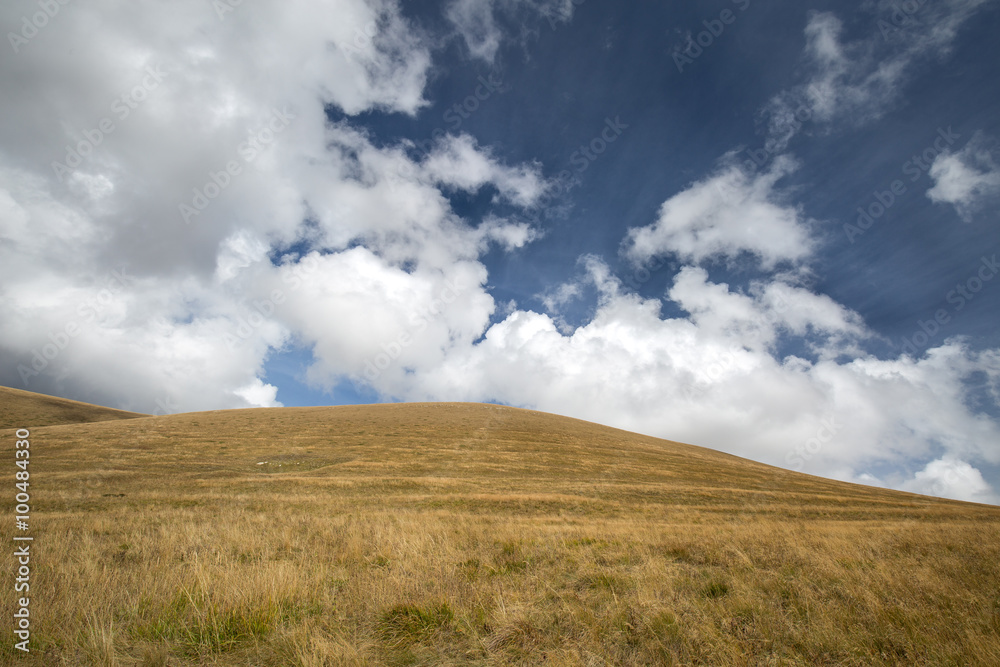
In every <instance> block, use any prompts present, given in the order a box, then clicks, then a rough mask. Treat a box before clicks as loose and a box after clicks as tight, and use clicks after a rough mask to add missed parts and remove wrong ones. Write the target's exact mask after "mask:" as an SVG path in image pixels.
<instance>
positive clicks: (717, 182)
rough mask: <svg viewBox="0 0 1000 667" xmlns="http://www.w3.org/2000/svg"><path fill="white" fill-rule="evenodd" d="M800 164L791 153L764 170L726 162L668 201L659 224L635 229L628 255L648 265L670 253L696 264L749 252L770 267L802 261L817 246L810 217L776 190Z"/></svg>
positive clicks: (626, 246) (661, 213) (632, 233)
mask: <svg viewBox="0 0 1000 667" xmlns="http://www.w3.org/2000/svg"><path fill="white" fill-rule="evenodd" d="M794 168H795V163H794V162H793V161H792V160H791V159H790V158H788V157H786V156H780V157H779V158H778V159H776V160H775V161H774V162H773V163H772V164H771V166H770V168H769V169H768V170H767V171H764V172H761V173H752V172H749V171H748V170H746V169H745V168H743V167H741V166H739V165H736V164H728V163H726V162H724V165H723V166H722V168H720V170H719V171H717V172H716V173H715V174H713V175H711V176H709V177H708V178H706V179H704V180H701V181H697V182H695V183H694V184H692V185H691V186H690V187H688V188H687V189H685V190H684V191H682V192H680V193H678V194H676V195H674V196H673V197H671V198H670V199H668V200H667V201H666V202H664V204H663V206H661V208H660V212H659V216H658V218H657V220H656V222H655V223H653V224H651V225H647V226H645V227H638V228H635V229H631V230H629V233H628V237H627V239H626V241H625V246H624V250H625V253H626V255H627V256H628V257H629V258H630V259H632V260H633V261H635V262H637V263H642V262H645V261H648V260H649V259H651V258H653V257H656V256H658V255H662V254H666V253H674V254H676V255H677V256H679V257H680V258H681V259H682V260H684V261H691V262H701V261H704V260H705V259H708V258H713V257H715V258H726V259H735V258H736V257H738V256H739V255H740V254H742V253H749V254H751V255H753V256H754V257H756V258H757V259H758V260H759V261H760V262H761V264H762V265H763V266H764V268H773V267H774V266H775V265H776V264H778V263H779V262H800V261H802V260H803V259H805V258H806V257H808V256H809V255H810V253H811V252H812V249H813V243H814V241H813V239H812V238H811V236H810V233H809V221H808V219H806V218H805V217H804V216H803V214H802V212H801V211H800V210H799V209H798V208H796V207H795V206H793V205H790V204H786V203H783V202H782V198H781V196H780V192H779V191H778V190H777V188H776V184H777V182H778V181H779V180H780V179H781V178H782V177H784V176H785V175H787V174H788V173H790V172H791V171H792V170H793V169H794Z"/></svg>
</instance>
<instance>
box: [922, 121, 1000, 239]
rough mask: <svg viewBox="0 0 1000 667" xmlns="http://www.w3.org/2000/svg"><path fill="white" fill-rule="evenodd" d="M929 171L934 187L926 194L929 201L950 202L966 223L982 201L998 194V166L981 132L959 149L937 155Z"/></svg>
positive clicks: (999, 191)
mask: <svg viewBox="0 0 1000 667" xmlns="http://www.w3.org/2000/svg"><path fill="white" fill-rule="evenodd" d="M929 173H930V176H931V178H932V179H933V181H934V186H933V187H931V188H930V189H929V190H928V191H927V196H928V197H929V198H930V199H931V201H934V202H939V203H944V204H951V205H952V206H954V207H955V210H957V211H958V214H959V215H960V216H961V217H962V219H963V220H965V221H967V222H968V221H969V220H971V219H972V214H973V213H974V212H975V211H976V210H977V209H978V208H979V207H980V206H981V205H982V202H983V200H985V199H987V198H988V197H991V196H994V195H996V194H997V193H1000V166H997V164H996V162H995V161H994V159H993V155H992V153H991V151H990V149H989V147H988V146H987V142H986V139H985V137H984V136H983V135H982V134H981V133H977V134H976V135H974V136H973V137H972V139H971V140H970V141H969V143H968V144H966V146H965V148H963V149H962V150H961V151H959V152H957V153H951V152H948V151H945V152H943V153H941V154H940V155H938V156H937V157H936V158H935V159H934V162H933V163H932V164H931V168H930V172H929Z"/></svg>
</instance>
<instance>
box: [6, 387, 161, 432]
mask: <svg viewBox="0 0 1000 667" xmlns="http://www.w3.org/2000/svg"><path fill="white" fill-rule="evenodd" d="M146 416H147V415H143V414H139V413H137V412H125V411H124V410H115V409H114V408H105V407H102V406H100V405H91V404H90V403H81V402H80V401H71V400H69V399H65V398H58V397H56V396H46V395H45V394H36V393H34V392H31V391H23V390H21V389H13V388H11V387H0V428H28V429H30V428H32V427H35V426H54V425H58V424H77V423H83V422H99V421H108V420H113V419H134V418H135V417H146Z"/></svg>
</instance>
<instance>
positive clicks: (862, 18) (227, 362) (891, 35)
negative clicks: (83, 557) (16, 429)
mask: <svg viewBox="0 0 1000 667" xmlns="http://www.w3.org/2000/svg"><path fill="white" fill-rule="evenodd" d="M43 4H44V3H43ZM678 5H679V6H678ZM108 7H109V8H111V7H112V5H110V4H109V5H108ZM44 10H45V8H44V7H43V6H42V5H39V4H38V3H36V2H28V1H24V2H11V3H7V4H6V5H5V6H4V8H3V9H2V10H0V22H2V24H3V26H4V31H5V33H6V35H7V44H6V45H5V46H4V48H6V49H7V52H6V53H5V55H4V58H3V60H2V64H0V77H2V82H3V84H4V86H5V90H15V91H18V94H16V95H10V96H7V97H6V98H5V100H4V101H3V102H2V103H0V104H3V111H4V122H3V124H2V132H3V140H2V143H0V213H2V215H0V225H2V229H0V256H2V261H0V272H2V275H3V281H2V283H0V284H2V288H0V307H2V308H3V311H4V317H3V320H2V322H0V360H2V362H0V382H2V383H3V384H5V385H8V386H14V387H20V388H26V389H31V390H35V391H42V392H46V393H51V394H57V395H62V396H67V397H70V398H75V399H79V400H87V401H92V402H97V403H103V404H107V405H113V406H117V407H122V408H127V409H133V410H140V411H145V412H157V413H164V412H176V411H187V410H203V409H217V408H231V407H248V406H268V405H286V406H290V405H323V404H345V403H358V402H363V403H370V402H382V401H398V400H462V401H492V402H500V403H506V404H510V405H517V406H523V407H530V408H535V409H540V410H546V411H550V412H555V413H559V414H566V415H570V416H575V417H580V418H584V419H590V420H592V421H598V422H601V423H606V424H610V425H614V426H619V427H622V428H628V429H632V430H637V431H640V432H643V433H649V434H652V435H657V436H661V437H665V438H670V439H676V440H682V441H686V442H691V443H693V444H699V445H704V446H709V447H713V448H717V449H722V450H725V451H728V452H732V453H734V454H738V455H742V456H747V457H749V458H754V459H757V460H761V461H764V462H767V463H771V464H774V465H779V466H783V467H788V468H793V469H797V470H803V471H805V472H810V473H813V474H818V475H824V476H829V477H834V478H838V479H845V480H850V481H856V482H862V483H867V484H875V485H882V486H888V487H892V488H899V489H905V490H911V491H916V492H920V493H929V494H933V495H943V496H949V497H956V498H962V499H966V500H977V501H982V502H993V503H996V502H998V500H1000V496H998V495H997V489H1000V334H998V332H997V328H996V324H997V316H996V313H997V312H1000V310H998V307H1000V289H998V286H1000V280H994V277H995V275H996V273H997V272H998V271H1000V269H998V268H997V267H996V260H995V257H996V255H997V254H998V252H1000V247H998V245H1000V244H998V243H997V234H996V229H997V223H998V217H997V210H998V209H997V204H998V202H1000V167H998V166H997V159H998V156H1000V147H998V144H997V139H998V137H1000V121H998V119H1000V114H998V113H997V111H998V107H1000V103H998V99H997V95H998V92H997V87H996V81H997V80H998V73H1000V72H998V70H1000V57H998V56H1000V47H998V46H997V44H996V39H995V35H996V34H997V31H998V28H1000V10H998V6H997V2H993V1H989V0H948V1H945V2H937V3H928V2H919V1H918V0H909V1H907V2H884V1H882V2H875V1H866V2H810V3H782V4H777V5H775V4H773V3H761V2H757V1H756V0H738V1H731V0H724V1H723V0H718V1H715V2H692V3H683V4H680V3H649V2H639V3H609V2H602V1H600V0H584V1H582V2H580V1H579V0H575V1H571V0H446V1H441V2H408V3H403V4H397V3H394V2H390V1H388V0H331V1H329V2H324V3H306V2H285V3H278V2H264V3H258V4H256V5H253V6H251V5H248V4H241V5H234V4H231V3H228V2H226V1H225V0H222V1H220V2H215V3H209V2H201V1H199V0H190V1H189V2H178V3H174V4H172V5H171V6H170V7H169V8H167V7H160V6H158V5H154V4H141V5H135V6H132V7H130V8H129V9H128V10H120V9H106V10H105V9H104V8H103V3H100V2H98V3H95V4H94V5H93V6H91V5H88V6H76V5H65V6H62V5H60V6H59V8H58V10H51V9H50V10H49V13H45V11H44ZM39 12H41V14H39ZM94 31H97V32H96V33H95V32H94Z"/></svg>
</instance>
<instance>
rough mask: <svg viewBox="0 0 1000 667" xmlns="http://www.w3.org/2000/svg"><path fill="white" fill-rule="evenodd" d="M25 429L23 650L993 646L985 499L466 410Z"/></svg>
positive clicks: (405, 657)
mask: <svg viewBox="0 0 1000 667" xmlns="http://www.w3.org/2000/svg"><path fill="white" fill-rule="evenodd" d="M0 435H2V437H3V439H4V442H6V443H8V444H7V447H8V448H9V449H11V450H12V449H13V440H14V434H13V431H9V430H8V431H0ZM31 443H32V444H31V452H32V454H31V472H32V477H31V480H32V485H31V492H32V496H33V499H32V502H33V506H34V510H33V516H32V522H33V524H32V525H33V529H32V530H33V534H34V535H35V542H34V543H33V550H34V552H33V560H32V567H33V570H32V581H31V586H32V595H33V600H32V614H34V616H33V626H32V627H33V630H34V634H33V641H34V642H35V643H34V644H33V652H32V653H31V655H30V656H28V657H27V658H26V659H20V660H18V664H24V665H58V664H69V665H77V664H95V665H150V666H152V665H168V664H169V665H182V664H205V665H209V664H211V665H302V666H305V667H313V666H320V665H595V666H596V665H859V666H860V665H988V664H1000V570H998V567H997V563H998V562H1000V508H996V507H990V506H982V505H974V504H968V503H960V502H953V501H946V500H938V499H933V498H927V497H922V496H916V495H911V494H904V493H898V492H892V491H886V490H880V489H875V488H869V487H862V486H855V485H850V484H843V483H838V482H833V481H829V480H824V479H818V478H815V477H809V476H806V475H802V474H797V473H792V472H787V471H783V470H779V469H775V468H771V467H768V466H764V465H761V464H757V463H754V462H751V461H747V460H744V459H740V458H737V457H733V456H728V455H724V454H721V453H718V452H714V451H710V450H706V449H701V448H698V447H693V446H689V445H683V444H678V443H674V442H668V441H664V440H658V439H655V438H649V437H644V436H639V435H635V434H632V433H628V432H625V431H620V430H615V429H611V428H606V427H603V426H598V425H595V424H591V423H587V422H583V421H578V420H574V419H567V418H563V417H557V416H553V415H548V414H543V413H539V412H532V411H527V410H518V409H513V408H505V407H497V406H490V405H478V404H404V405H379V406H346V407H335V408H283V409H269V410H241V411H219V412H204V413H189V414H181V415H172V416H165V417H146V418H137V419H128V420H119V421H105V422H97V423H87V424H77V425H72V426H52V427H41V428H33V429H32V431H31ZM9 460H10V461H13V456H12V455H11V457H10V459H9ZM11 495H13V492H11ZM12 537H13V530H12V527H11V521H4V522H0V539H2V540H5V541H6V543H7V544H11V543H12V542H11V541H10V540H11V538H12ZM0 586H2V587H3V588H4V590H8V591H10V590H12V587H13V566H8V567H5V568H3V570H2V571H0ZM11 597H12V596H11V595H9V594H8V595H5V596H4V597H3V605H4V606H3V609H2V610H0V613H2V615H3V617H5V618H8V619H9V618H11V615H10V614H11V613H12V611H13V608H12V604H13V603H12V602H11ZM11 644H12V641H11V640H10V639H9V638H8V641H6V642H4V643H3V644H2V645H0V660H10V661H12V660H13V659H14V653H15V651H14V650H13V649H12V647H11Z"/></svg>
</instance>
